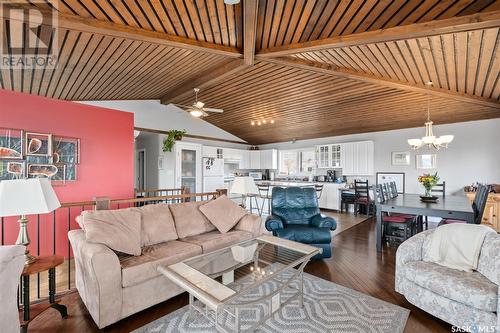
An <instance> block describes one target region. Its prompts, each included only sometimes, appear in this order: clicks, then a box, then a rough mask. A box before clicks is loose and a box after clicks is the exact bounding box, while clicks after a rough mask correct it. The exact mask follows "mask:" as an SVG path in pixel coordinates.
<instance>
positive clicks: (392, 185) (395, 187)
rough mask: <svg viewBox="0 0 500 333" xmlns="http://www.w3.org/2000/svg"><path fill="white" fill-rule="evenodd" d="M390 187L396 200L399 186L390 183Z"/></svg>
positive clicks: (393, 182)
mask: <svg viewBox="0 0 500 333" xmlns="http://www.w3.org/2000/svg"><path fill="white" fill-rule="evenodd" d="M389 186H390V187H391V192H392V197H393V198H395V197H397V196H398V186H397V185H396V182H395V181H392V182H390V183H389Z"/></svg>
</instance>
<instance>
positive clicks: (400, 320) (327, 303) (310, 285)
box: [134, 273, 410, 333]
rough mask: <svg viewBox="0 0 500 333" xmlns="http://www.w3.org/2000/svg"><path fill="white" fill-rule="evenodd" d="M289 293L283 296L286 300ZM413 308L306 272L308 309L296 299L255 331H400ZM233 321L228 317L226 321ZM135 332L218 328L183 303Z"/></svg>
mask: <svg viewBox="0 0 500 333" xmlns="http://www.w3.org/2000/svg"><path fill="white" fill-rule="evenodd" d="M274 287H275V286H273V284H272V283H266V284H265V285H263V286H262V287H261V288H258V289H257V288H256V289H255V292H253V293H252V294H250V295H245V297H244V298H245V301H248V300H251V299H255V298H257V297H259V296H262V295H265V294H267V293H266V291H267V292H269V291H270V290H272V289H273V288H274ZM285 298H286V295H283V296H282V299H285ZM264 310H267V308H266V307H265V306H255V307H253V308H249V309H248V310H247V311H242V312H241V314H240V317H241V321H242V327H241V328H242V329H243V330H244V329H245V327H250V325H251V324H252V323H255V322H257V321H258V320H259V318H261V316H262V314H263V313H264V312H263V311H264ZM409 313H410V311H409V310H407V309H404V308H402V307H400V306H397V305H394V304H390V303H387V302H385V301H381V300H379V299H376V298H374V297H371V296H368V295H365V294H362V293H360V292H357V291H355V290H352V289H349V288H345V287H342V286H339V285H337V284H335V283H332V282H329V281H326V280H323V279H320V278H317V277H314V276H312V275H309V274H306V273H304V307H303V308H301V307H299V302H298V299H294V300H292V301H291V302H290V303H288V304H287V305H285V306H283V307H282V308H281V309H280V310H278V311H276V312H275V313H274V315H273V316H272V317H271V318H269V319H268V320H267V321H266V322H265V323H264V324H263V325H262V326H260V327H259V328H258V329H257V330H256V332H280V333H281V332H290V333H304V332H310V333H313V332H314V333H325V332H342V333H344V332H352V333H354V332H356V333H369V332H373V333H375V332H377V333H378V332H380V333H386V332H391V333H401V332H403V330H404V327H405V325H406V320H407V319H408V315H409ZM225 320H226V321H230V320H229V319H227V318H226V319H225ZM134 332H135V333H164V332H165V333H166V332H169V333H171V332H172V333H178V332H179V333H180V332H186V333H188V332H189V333H193V332H198V333H199V332H204V333H209V332H217V331H216V329H215V327H214V325H213V324H212V323H211V322H210V321H209V320H208V319H206V318H205V317H204V316H203V315H202V314H200V313H199V312H197V311H195V310H193V311H192V312H191V314H190V312H189V307H188V306H185V307H183V308H181V309H179V310H177V311H175V312H172V313H170V314H168V315H166V316H164V317H162V318H160V319H158V320H156V321H154V322H152V323H149V324H148V325H146V326H143V327H141V328H140V329H138V330H136V331H134Z"/></svg>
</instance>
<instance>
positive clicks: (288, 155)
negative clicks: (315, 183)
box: [279, 149, 316, 175]
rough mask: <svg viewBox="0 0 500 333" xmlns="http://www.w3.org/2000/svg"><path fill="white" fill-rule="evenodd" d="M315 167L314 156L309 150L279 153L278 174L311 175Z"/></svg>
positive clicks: (312, 150)
mask: <svg viewBox="0 0 500 333" xmlns="http://www.w3.org/2000/svg"><path fill="white" fill-rule="evenodd" d="M315 167H316V154H315V153H314V149H310V150H282V151H280V165H279V172H280V173H282V174H286V175H295V174H299V173H312V172H313V171H314V168H315Z"/></svg>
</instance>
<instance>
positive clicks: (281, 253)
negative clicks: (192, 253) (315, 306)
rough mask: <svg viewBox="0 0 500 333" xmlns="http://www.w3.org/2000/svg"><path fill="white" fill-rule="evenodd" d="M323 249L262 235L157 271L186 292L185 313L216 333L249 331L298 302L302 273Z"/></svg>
mask: <svg viewBox="0 0 500 333" xmlns="http://www.w3.org/2000/svg"><path fill="white" fill-rule="evenodd" d="M320 252H321V249H319V248H316V247H314V246H310V245H307V244H302V243H297V242H294V241H290V240H286V239H282V238H278V237H274V236H270V235H263V236H260V237H257V238H255V239H252V240H249V241H245V242H242V243H239V244H236V245H233V246H230V247H227V248H223V249H220V250H217V251H214V252H210V253H206V254H202V255H199V256H196V257H193V258H190V259H187V260H184V261H182V262H179V263H177V264H173V265H169V266H160V267H158V270H159V271H160V272H161V273H162V274H163V275H165V276H166V277H167V278H169V279H170V280H171V281H173V282H174V283H175V284H177V285H178V286H180V287H181V288H183V289H184V290H185V291H187V292H188V293H189V309H190V311H193V310H196V311H198V312H200V313H201V314H202V315H203V316H205V317H206V318H207V319H208V320H210V321H211V322H212V323H213V324H214V326H215V328H216V329H217V331H219V332H242V331H253V330H255V328H257V327H258V326H260V325H261V324H263V323H264V322H265V321H266V320H267V319H268V318H269V317H271V316H272V315H273V313H274V312H276V311H277V310H279V309H280V308H281V307H282V306H284V305H285V304H288V303H289V302H291V301H292V300H294V299H297V298H298V305H299V306H300V307H302V306H303V273H304V267H305V265H306V264H307V263H308V262H309V260H310V259H311V258H312V257H313V256H315V255H316V254H318V253H320Z"/></svg>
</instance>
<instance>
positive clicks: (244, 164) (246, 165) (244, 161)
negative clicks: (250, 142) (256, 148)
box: [239, 150, 251, 170]
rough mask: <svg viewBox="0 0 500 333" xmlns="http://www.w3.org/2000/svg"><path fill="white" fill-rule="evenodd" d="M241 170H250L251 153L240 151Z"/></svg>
mask: <svg viewBox="0 0 500 333" xmlns="http://www.w3.org/2000/svg"><path fill="white" fill-rule="evenodd" d="M239 153H240V169H243V170H245V169H250V164H251V163H250V151H249V150H240V151H239Z"/></svg>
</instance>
